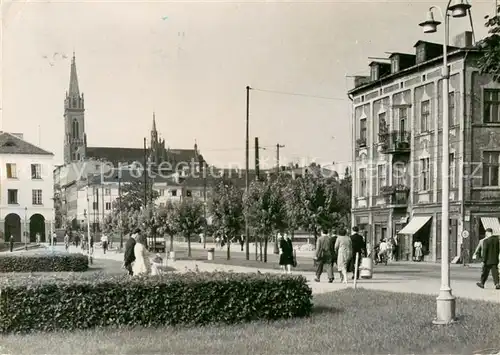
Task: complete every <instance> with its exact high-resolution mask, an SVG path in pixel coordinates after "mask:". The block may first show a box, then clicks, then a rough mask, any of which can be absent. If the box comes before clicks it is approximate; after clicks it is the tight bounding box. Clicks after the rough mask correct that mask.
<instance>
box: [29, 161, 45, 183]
mask: <svg viewBox="0 0 500 355" xmlns="http://www.w3.org/2000/svg"><path fill="white" fill-rule="evenodd" d="M41 178H42V166H41V165H40V164H31V179H32V180H38V179H41Z"/></svg>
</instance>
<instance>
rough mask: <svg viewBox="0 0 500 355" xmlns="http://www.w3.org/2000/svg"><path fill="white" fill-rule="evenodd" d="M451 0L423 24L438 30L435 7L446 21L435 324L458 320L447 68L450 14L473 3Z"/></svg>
mask: <svg viewBox="0 0 500 355" xmlns="http://www.w3.org/2000/svg"><path fill="white" fill-rule="evenodd" d="M451 3H452V0H448V4H447V5H446V8H445V11H444V12H443V10H442V9H441V8H440V7H437V6H432V7H430V8H429V11H428V13H427V20H426V21H424V22H422V23H420V24H419V26H421V27H422V28H423V30H424V33H435V32H436V31H437V26H438V25H440V24H441V22H439V21H436V20H434V15H433V10H438V11H439V12H440V14H441V17H442V18H443V20H444V42H443V69H442V78H443V154H442V169H441V184H442V196H441V200H442V201H441V209H442V212H441V288H440V289H439V295H438V297H437V299H436V311H437V314H436V319H435V320H434V321H433V323H434V324H443V325H444V324H450V323H452V322H454V321H455V297H454V296H453V294H452V292H451V287H450V260H449V258H450V255H449V254H450V251H449V245H450V234H449V233H450V231H449V207H450V196H449V195H450V185H449V184H450V181H449V179H448V175H449V171H448V170H449V160H450V147H449V134H450V132H449V124H450V122H449V114H448V110H449V103H448V100H449V96H448V95H449V91H450V82H449V78H450V72H449V68H448V46H449V40H450V38H449V37H450V36H449V34H450V33H449V32H450V25H449V22H450V16H452V17H465V16H467V14H468V13H469V11H470V7H471V6H470V5H469V4H467V3H465V2H464V1H463V0H460V1H456V2H455V4H454V5H451Z"/></svg>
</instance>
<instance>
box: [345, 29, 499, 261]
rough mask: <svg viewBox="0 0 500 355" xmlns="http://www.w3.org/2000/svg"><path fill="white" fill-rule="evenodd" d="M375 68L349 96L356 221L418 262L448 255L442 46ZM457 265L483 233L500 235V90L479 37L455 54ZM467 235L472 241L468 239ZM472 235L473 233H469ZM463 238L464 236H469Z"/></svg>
mask: <svg viewBox="0 0 500 355" xmlns="http://www.w3.org/2000/svg"><path fill="white" fill-rule="evenodd" d="M414 48H415V53H413V54H406V53H392V54H391V55H390V56H389V57H388V61H387V62H382V61H377V62H372V63H370V74H371V75H370V76H369V77H356V78H355V87H354V88H353V89H352V90H350V91H349V93H348V94H349V97H350V98H351V100H352V112H353V121H354V124H353V138H354V140H353V141H354V145H353V151H352V153H353V181H354V183H353V196H352V199H353V201H352V206H353V208H352V221H353V223H354V224H357V225H360V226H361V227H362V228H364V229H365V230H366V231H367V232H368V235H369V239H370V240H371V241H372V242H375V243H376V242H378V241H379V240H380V239H381V238H382V237H389V236H392V237H395V238H396V239H397V240H398V244H399V248H398V249H399V256H400V257H401V258H402V259H408V260H411V258H412V255H413V247H412V246H413V242H414V241H415V240H417V239H418V240H420V241H421V242H422V243H423V245H424V249H425V259H427V260H430V261H435V262H436V261H438V260H440V255H441V176H442V174H441V169H442V164H441V157H442V92H443V89H442V71H441V67H442V60H443V58H442V44H438V43H430V42H425V41H418V42H417V43H416V44H415V46H414ZM448 51H449V54H448V61H449V70H450V91H449V93H448V95H449V122H450V129H449V148H450V149H449V152H450V156H449V158H450V159H449V161H450V164H449V167H448V178H449V179H450V195H449V199H450V224H449V225H450V257H451V258H452V259H455V260H457V258H455V257H456V256H458V255H460V252H461V250H462V248H463V250H464V251H465V254H466V255H467V256H469V257H470V256H471V254H472V252H473V251H474V249H475V247H476V246H477V244H478V242H479V240H480V239H481V238H483V237H484V230H485V229H486V228H492V229H493V230H494V231H495V232H496V233H500V222H499V217H500V181H499V170H500V84H499V83H497V82H495V81H494V80H493V78H492V77H491V76H490V75H487V74H480V71H479V70H478V68H477V65H476V60H477V58H478V56H480V55H481V53H480V51H479V50H478V49H477V47H474V46H473V44H472V34H471V33H470V32H465V33H463V34H461V35H459V36H457V37H456V38H455V41H454V46H451V47H450V48H449V49H448ZM464 231H467V232H468V233H463V232H464ZM467 234H468V235H467ZM462 236H465V237H466V238H462Z"/></svg>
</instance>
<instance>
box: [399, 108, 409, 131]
mask: <svg viewBox="0 0 500 355" xmlns="http://www.w3.org/2000/svg"><path fill="white" fill-rule="evenodd" d="M407 119H408V108H406V107H401V108H400V109H399V131H400V132H404V131H406V120H407Z"/></svg>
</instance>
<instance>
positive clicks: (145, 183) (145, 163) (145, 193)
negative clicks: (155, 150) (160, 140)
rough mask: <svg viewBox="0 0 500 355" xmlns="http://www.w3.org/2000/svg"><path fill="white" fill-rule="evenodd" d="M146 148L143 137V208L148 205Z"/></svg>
mask: <svg viewBox="0 0 500 355" xmlns="http://www.w3.org/2000/svg"><path fill="white" fill-rule="evenodd" d="M147 166H148V150H147V147H146V137H144V208H147V207H148V172H147Z"/></svg>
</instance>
